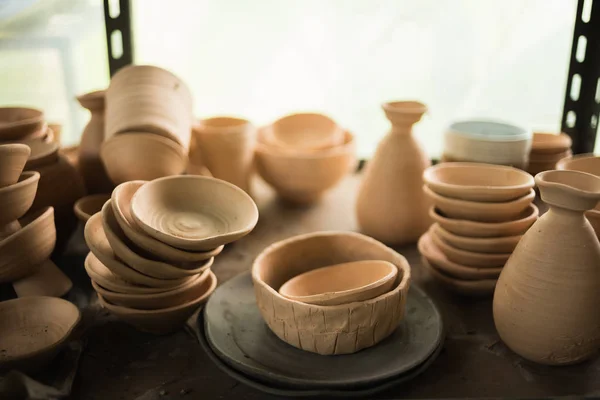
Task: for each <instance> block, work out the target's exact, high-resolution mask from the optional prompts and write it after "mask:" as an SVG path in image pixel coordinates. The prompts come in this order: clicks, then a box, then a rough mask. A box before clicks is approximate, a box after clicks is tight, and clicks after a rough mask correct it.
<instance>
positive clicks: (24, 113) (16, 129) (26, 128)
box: [0, 107, 45, 141]
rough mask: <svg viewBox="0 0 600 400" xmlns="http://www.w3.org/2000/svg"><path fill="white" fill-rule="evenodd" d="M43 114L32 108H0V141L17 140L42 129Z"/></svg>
mask: <svg viewBox="0 0 600 400" xmlns="http://www.w3.org/2000/svg"><path fill="white" fill-rule="evenodd" d="M44 124H45V122H44V113H43V112H42V111H40V110H36V109H34V108H26V107H0V141H7V140H19V139H23V138H25V137H27V136H30V135H32V134H33V133H35V132H37V131H40V130H41V129H42V128H43V127H44Z"/></svg>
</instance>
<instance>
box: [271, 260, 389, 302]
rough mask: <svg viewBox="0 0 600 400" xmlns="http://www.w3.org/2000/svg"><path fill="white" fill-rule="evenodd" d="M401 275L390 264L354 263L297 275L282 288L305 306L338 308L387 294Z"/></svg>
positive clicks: (382, 262) (288, 295)
mask: <svg viewBox="0 0 600 400" xmlns="http://www.w3.org/2000/svg"><path fill="white" fill-rule="evenodd" d="M397 275H398V268H396V266H395V265H394V264H392V263H390V262H388V261H379V260H367V261H354V262H349V263H343V264H336V265H330V266H327V267H322V268H317V269H313V270H311V271H308V272H305V273H303V274H300V275H298V276H295V277H293V278H292V279H290V280H289V281H287V282H286V283H284V284H283V285H282V286H281V287H280V288H279V293H280V294H281V295H282V296H284V297H287V298H288V299H291V300H296V301H299V302H302V303H307V304H317V305H321V306H335V305H339V304H347V303H352V302H355V301H365V300H369V299H372V298H374V297H377V296H379V295H382V294H384V293H387V292H388V291H389V290H390V289H391V288H392V286H393V285H394V283H395V281H396V276H397Z"/></svg>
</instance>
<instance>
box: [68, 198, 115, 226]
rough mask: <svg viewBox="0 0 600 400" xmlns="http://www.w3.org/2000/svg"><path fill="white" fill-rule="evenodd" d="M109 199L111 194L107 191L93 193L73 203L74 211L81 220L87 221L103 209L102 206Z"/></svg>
mask: <svg viewBox="0 0 600 400" xmlns="http://www.w3.org/2000/svg"><path fill="white" fill-rule="evenodd" d="M109 199H110V195H108V194H105V193H100V194H91V195H89V196H85V197H82V198H80V199H79V200H77V201H76V202H75V204H74V205H73V212H74V213H75V216H76V217H77V218H79V220H80V221H81V222H83V223H86V222H87V220H88V219H90V217H91V216H92V215H94V214H96V213H97V212H100V210H102V206H103V205H104V203H106V201H107V200H109Z"/></svg>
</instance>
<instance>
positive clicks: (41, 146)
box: [20, 128, 60, 170]
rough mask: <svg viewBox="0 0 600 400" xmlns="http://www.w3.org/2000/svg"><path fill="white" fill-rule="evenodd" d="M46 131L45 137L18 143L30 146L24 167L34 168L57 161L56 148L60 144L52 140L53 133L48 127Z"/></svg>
mask: <svg viewBox="0 0 600 400" xmlns="http://www.w3.org/2000/svg"><path fill="white" fill-rule="evenodd" d="M46 132H47V136H46V137H43V138H36V139H29V140H21V141H20V143H22V144H24V145H27V146H29V148H31V154H30V155H29V158H28V159H27V163H26V164H25V169H27V170H30V169H35V168H37V167H40V166H42V165H48V164H52V163H55V162H56V161H58V149H59V147H60V145H59V144H58V143H56V142H55V141H54V134H53V133H52V130H51V129H50V128H48V129H47V131H46Z"/></svg>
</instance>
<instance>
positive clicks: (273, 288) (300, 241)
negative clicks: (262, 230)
mask: <svg viewBox="0 0 600 400" xmlns="http://www.w3.org/2000/svg"><path fill="white" fill-rule="evenodd" d="M365 260H381V261H388V262H391V263H392V264H394V265H395V266H396V268H398V275H397V277H396V280H395V282H394V286H393V288H392V289H391V290H390V291H388V292H387V293H384V294H382V295H380V296H377V297H375V298H373V299H370V300H365V301H362V302H354V303H349V304H342V305H337V306H320V305H314V304H305V303H302V302H299V301H296V300H292V299H288V298H286V297H284V296H282V295H281V294H279V292H278V289H279V288H280V287H281V286H282V285H283V284H284V283H285V282H287V281H288V280H290V279H292V278H293V277H295V276H298V275H300V274H303V273H305V272H308V271H311V270H314V269H317V268H321V267H325V266H329V265H332V264H341V263H348V262H353V261H365ZM252 280H253V282H254V291H255V294H256V301H257V305H258V308H259V310H260V313H261V315H262V317H263V319H264V320H265V322H266V323H267V325H268V326H269V328H270V329H271V331H273V333H274V334H275V335H277V336H278V337H279V338H280V339H281V340H283V341H284V342H287V343H288V344H290V345H292V346H294V347H297V348H299V349H301V350H306V351H309V352H313V353H318V354H324V355H325V354H327V355H330V354H350V353H355V352H357V351H359V350H361V349H364V348H367V347H371V346H373V345H375V344H377V343H379V342H380V341H382V340H383V339H385V338H386V337H388V336H389V335H390V334H391V333H392V332H393V331H394V330H395V329H396V328H397V326H398V324H399V323H400V321H401V320H402V319H403V318H404V315H405V314H404V313H405V305H406V296H407V293H408V289H409V286H410V266H409V264H408V262H407V261H406V259H405V258H404V257H403V256H402V255H400V254H398V253H396V252H395V251H394V250H392V249H391V248H389V247H387V246H385V245H384V244H382V243H380V242H378V241H376V240H375V239H372V238H370V237H368V236H365V235H361V234H359V233H354V232H317V233H310V234H305V235H300V236H295V237H292V238H289V239H285V240H282V241H280V242H277V243H274V244H272V245H270V246H269V247H267V248H266V249H265V250H263V252H262V253H261V254H260V255H259V256H258V257H257V258H256V260H255V261H254V264H253V265H252ZM367 310H368V312H367ZM311 315H312V316H314V315H319V318H314V317H312V318H311ZM350 316H351V319H350V318H349V317H350ZM359 329H360V334H358V335H357V332H358V330H359ZM300 332H302V334H301V335H300ZM301 337H302V340H300V338H301Z"/></svg>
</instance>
